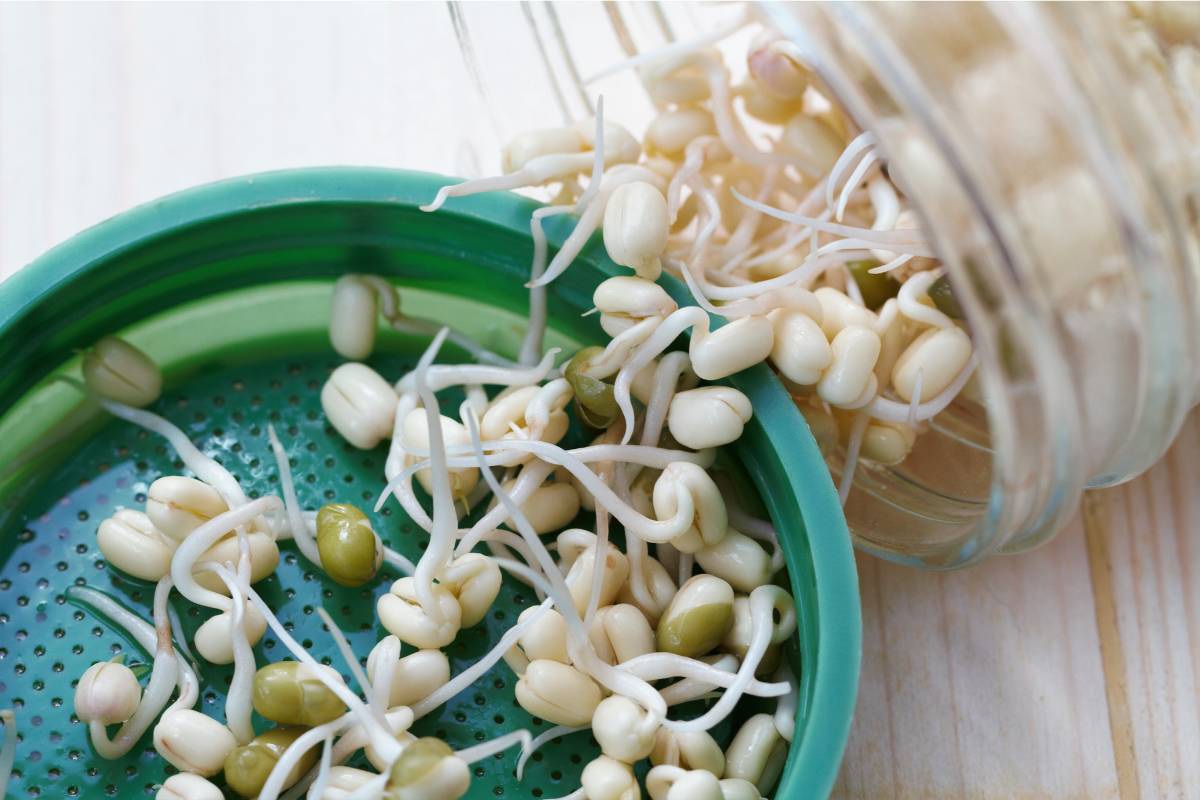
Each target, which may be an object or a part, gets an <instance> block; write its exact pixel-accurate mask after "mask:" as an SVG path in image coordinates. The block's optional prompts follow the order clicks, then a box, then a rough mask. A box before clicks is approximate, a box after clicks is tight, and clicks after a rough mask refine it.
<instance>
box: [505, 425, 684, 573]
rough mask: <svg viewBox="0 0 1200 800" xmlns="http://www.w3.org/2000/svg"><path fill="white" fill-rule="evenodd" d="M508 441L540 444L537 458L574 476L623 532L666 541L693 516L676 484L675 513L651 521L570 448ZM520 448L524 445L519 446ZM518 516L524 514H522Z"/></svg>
mask: <svg viewBox="0 0 1200 800" xmlns="http://www.w3.org/2000/svg"><path fill="white" fill-rule="evenodd" d="M512 444H513V446H514V447H515V446H517V445H521V446H527V445H542V447H540V448H538V449H536V450H534V453H535V455H537V456H538V458H540V459H542V460H543V461H546V462H549V463H551V464H555V465H557V466H561V467H564V468H565V469H566V470H567V471H568V472H570V473H571V474H572V475H573V476H575V478H576V480H578V481H579V482H580V483H581V484H583V488H584V489H586V490H587V491H588V492H590V493H591V494H592V496H593V497H594V498H595V499H596V502H597V503H599V504H601V505H603V506H604V507H605V508H607V509H608V511H609V513H610V514H612V515H613V516H614V517H616V518H617V521H618V522H620V523H621V524H622V525H623V526H625V529H626V530H627V531H629V530H632V531H633V532H634V533H635V534H636V535H637V536H640V537H641V538H643V539H645V540H646V541H648V542H659V541H670V540H671V539H674V538H675V537H676V536H679V535H680V534H682V533H683V532H684V531H686V530H687V529H688V528H689V527H691V525H692V522H693V516H694V514H695V503H694V501H693V499H692V495H691V492H689V491H688V490H687V489H686V488H685V487H684V486H682V485H680V486H679V487H678V488H677V490H676V501H677V503H678V507H677V508H676V511H675V515H674V516H672V517H670V518H668V519H665V520H653V519H650V518H649V517H646V516H643V515H642V514H641V513H640V512H639V511H637V510H636V509H635V508H633V507H632V506H630V505H629V504H628V503H626V502H625V501H624V500H622V499H621V498H620V497H618V496H617V494H616V493H615V492H614V491H613V490H612V489H611V488H609V486H608V485H607V484H605V483H604V481H602V480H600V478H599V477H597V475H596V473H594V472H593V471H592V470H591V469H589V468H588V466H587V465H586V464H585V463H584V462H583V460H581V459H580V458H579V457H578V456H576V455H575V454H574V453H572V452H571V451H568V450H563V449H562V448H560V447H557V446H555V445H549V444H547V443H546V442H513V443H512ZM610 446H611V445H610ZM602 447H603V446H602ZM522 449H524V448H523V447H522ZM603 460H605V461H612V460H615V459H612V458H606V459H603ZM648 466H651V465H648ZM665 467H666V465H663V467H662V468H665ZM488 474H490V473H489V472H487V471H485V477H486V476H487V475H488ZM497 485H499V484H497ZM495 491H496V490H495V488H493V489H492V492H493V493H495ZM505 497H508V493H507V492H505ZM503 505H505V506H506V507H507V506H508V504H507V503H505V504H503ZM513 508H516V509H517V510H518V511H520V509H519V507H517V506H516V505H515V504H514V506H513ZM509 516H510V517H512V518H513V519H514V521H515V520H516V517H515V516H513V514H512V509H509ZM522 516H524V515H523V514H522ZM539 544H540V541H539ZM530 546H531V547H532V546H533V544H532V542H531V543H530ZM535 552H536V548H535Z"/></svg>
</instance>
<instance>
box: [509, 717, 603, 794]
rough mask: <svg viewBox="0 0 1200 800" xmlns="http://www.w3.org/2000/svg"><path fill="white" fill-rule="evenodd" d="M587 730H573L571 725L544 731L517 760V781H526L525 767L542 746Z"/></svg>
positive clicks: (534, 738) (556, 726)
mask: <svg viewBox="0 0 1200 800" xmlns="http://www.w3.org/2000/svg"><path fill="white" fill-rule="evenodd" d="M586 730H587V728H572V727H570V726H569V725H555V726H554V727H553V728H550V729H548V730H544V731H542V732H541V733H539V734H538V735H537V736H535V737H533V739H532V740H531V741H530V742H529V744H528V745H526V746H525V749H524V751H523V752H522V753H521V756H520V758H518V759H517V780H518V781H522V780H524V779H525V765H526V764H527V763H528V762H529V759H530V757H531V756H532V755H533V754H534V753H536V752H537V751H538V749H540V748H541V746H542V745H544V744H546V742H550V741H553V740H554V739H560V738H562V737H563V736H570V735H571V734H572V733H579V732H580V731H586Z"/></svg>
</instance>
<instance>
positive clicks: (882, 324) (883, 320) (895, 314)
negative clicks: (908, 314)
mask: <svg viewBox="0 0 1200 800" xmlns="http://www.w3.org/2000/svg"><path fill="white" fill-rule="evenodd" d="M898 321H900V303H899V302H898V301H897V300H896V298H894V297H889V298H888V299H887V301H886V302H885V303H884V304H883V306H881V307H880V309H879V312H878V313H877V314H876V315H875V324H874V326H873V329H874V331H875V333H877V334H879V338H880V339H882V338H883V337H884V336H887V333H888V331H889V330H891V327H892V326H893V325H895V324H896V323H897V322H898Z"/></svg>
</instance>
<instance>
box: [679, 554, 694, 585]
mask: <svg viewBox="0 0 1200 800" xmlns="http://www.w3.org/2000/svg"><path fill="white" fill-rule="evenodd" d="M695 567H696V557H695V556H694V555H692V554H691V553H680V554H679V575H678V576H676V578H675V585H677V586H683V585H684V584H685V583H687V582H688V578H690V577H692V570H693V569H695Z"/></svg>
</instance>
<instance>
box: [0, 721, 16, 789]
mask: <svg viewBox="0 0 1200 800" xmlns="http://www.w3.org/2000/svg"><path fill="white" fill-rule="evenodd" d="M0 723H3V724H4V745H3V746H0V797H7V796H8V780H9V778H11V777H12V771H13V762H15V761H16V758H17V716H16V714H14V713H13V710H12V709H11V708H6V709H3V710H0Z"/></svg>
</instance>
